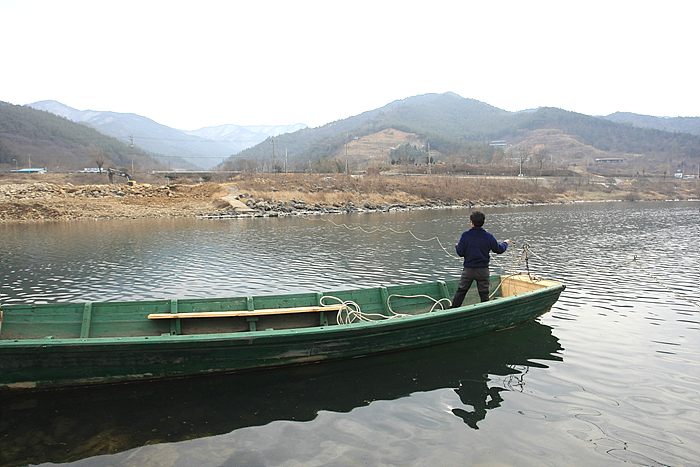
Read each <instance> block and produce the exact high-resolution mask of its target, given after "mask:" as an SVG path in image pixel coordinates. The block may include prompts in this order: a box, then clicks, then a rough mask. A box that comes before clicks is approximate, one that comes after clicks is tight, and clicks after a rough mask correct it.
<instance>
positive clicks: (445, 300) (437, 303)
mask: <svg viewBox="0 0 700 467" xmlns="http://www.w3.org/2000/svg"><path fill="white" fill-rule="evenodd" d="M391 297H400V298H428V299H430V300H432V301H433V306H432V307H431V308H430V310H428V313H432V312H433V311H435V308H437V307H438V306H439V307H440V309H441V310H446V309H447V308H449V307H451V306H452V300H450V299H449V298H441V299H440V300H435V299H434V298H433V297H431V296H430V295H398V294H391V295H389V297H388V298H387V299H386V307H387V308H388V309H389V311H390V312H391V313H393V314H394V315H397V313H396V312H395V311H394V310H392V309H391V304H390V303H389V302H390V301H391ZM444 303H447V308H446V307H445V305H444ZM402 316H408V315H402Z"/></svg>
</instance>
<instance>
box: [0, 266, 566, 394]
mask: <svg viewBox="0 0 700 467" xmlns="http://www.w3.org/2000/svg"><path fill="white" fill-rule="evenodd" d="M458 282H459V281H458V280H451V281H446V282H443V281H438V282H429V283H422V284H409V285H395V286H388V287H375V288H368V289H356V290H338V291H333V292H326V294H325V296H324V294H322V293H320V292H308V293H299V294H285V295H269V296H255V297H245V296H244V297H232V298H220V299H216V298H210V299H185V300H154V301H136V302H95V303H91V302H88V303H54V304H40V305H8V306H3V307H2V309H0V324H1V325H2V328H1V334H0V390H3V389H4V390H16V391H19V390H27V389H36V388H50V387H63V386H75V385H91V384H97V383H110V382H120V381H129V380H142V379H151V378H166V377H180V376H187V375H198V374H199V375H201V374H209V373H222V372H228V371H238V370H249V369H253V368H264V367H273V366H274V367H281V366H284V365H294V364H300V363H310V362H318V361H324V360H338V359H347V358H355V357H362V356H367V355H372V354H376V353H382V352H391V351H397V350H405V349H411V348H417V347H425V346H429V345H435V344H442V343H446V342H450V341H455V340H459V339H464V338H467V337H474V336H478V335H481V334H485V333H487V332H490V331H494V330H497V329H503V328H507V327H510V326H513V325H515V324H519V323H522V322H524V321H527V320H530V319H533V318H535V317H537V316H539V315H541V314H543V313H546V312H548V311H549V310H550V309H551V307H552V305H553V304H554V303H555V302H556V301H557V299H558V298H559V294H560V293H561V292H562V291H563V290H564V285H563V284H561V283H559V282H555V281H548V280H533V279H532V278H531V277H530V276H528V275H514V276H513V275H509V276H502V277H501V276H493V277H492V278H491V285H492V290H493V297H494V298H493V299H492V300H491V301H487V302H484V303H480V302H479V299H478V295H477V293H476V290H472V293H471V294H468V295H467V297H466V299H465V303H464V304H463V306H461V307H458V308H453V309H449V308H448V307H449V304H448V303H449V298H450V297H452V296H453V295H454V293H455V291H456V290H457V285H458ZM472 289H475V288H474V287H472ZM336 301H337V302H336ZM443 308H447V309H443Z"/></svg>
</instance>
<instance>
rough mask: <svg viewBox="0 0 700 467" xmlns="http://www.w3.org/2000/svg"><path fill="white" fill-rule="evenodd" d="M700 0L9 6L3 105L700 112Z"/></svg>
mask: <svg viewBox="0 0 700 467" xmlns="http://www.w3.org/2000/svg"><path fill="white" fill-rule="evenodd" d="M698 18H700V2H698V1H696V0H685V1H673V0H671V1H663V2H661V1H653V2H652V1H646V0H636V1H627V0H620V1H616V0H604V1H597V0H593V1H575V0H568V1H564V0H558V1H533V0H530V1H522V0H519V1H504V0H502V1H486V0H478V1H469V0H461V1H457V0H452V1H447V2H443V1H439V0H432V1H411V0H401V1H382V0H374V1H363V0H353V1H345V2H340V1H329V0H326V1H318V2H315V1H314V2H312V1H304V0H296V1H289V0H285V1H258V0H249V1H245V2H242V1H236V0H233V1H206V0H197V1H194V0H192V1H188V2H180V1H174V0H170V1H148V0H139V1H130V0H120V1H108V0H89V1H81V0H66V1H59V0H54V1H50V0H44V1H41V0H0V63H1V65H0V66H1V68H0V101H5V102H10V103H12V104H28V103H32V102H35V101H39V100H47V99H51V100H56V101H59V102H61V103H63V104H66V105H68V106H70V107H73V108H76V109H79V110H88V109H89V110H111V111H116V112H132V113H136V114H139V115H143V116H145V117H148V118H151V119H153V120H155V121H157V122H159V123H162V124H164V125H168V126H171V127H174V128H179V129H183V130H194V129H199V128H201V127H205V126H214V125H222V124H226V123H232V124H236V125H259V124H263V125H281V124H294V123H305V124H307V125H309V126H320V125H323V124H325V123H328V122H331V121H334V120H340V119H344V118H347V117H350V116H352V115H357V114H359V113H361V112H364V111H366V110H372V109H375V108H378V107H381V106H383V105H386V104H388V103H389V102H391V101H394V100H396V99H403V98H406V97H410V96H415V95H419V94H426V93H443V92H447V91H452V92H455V93H457V94H459V95H460V96H462V97H468V98H472V99H477V100H479V101H482V102H485V103H487V104H491V105H493V106H496V107H499V108H501V109H505V110H510V111H517V110H523V109H528V108H535V107H540V106H552V107H559V108H562V109H566V110H570V111H575V112H581V113H585V114H588V115H607V114H610V113H613V112H616V111H626V112H635V113H640V114H645V115H655V116H670V117H677V116H700V92H699V91H698V86H697V83H698V76H697V70H698V68H699V67H698V50H697V46H698V43H699V39H698V37H699V36H698V30H697V28H698V25H697V21H698Z"/></svg>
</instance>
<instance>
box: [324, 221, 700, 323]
mask: <svg viewBox="0 0 700 467" xmlns="http://www.w3.org/2000/svg"><path fill="white" fill-rule="evenodd" d="M319 220H322V221H324V222H330V223H331V224H333V225H335V226H336V227H345V228H346V229H348V230H360V231H362V232H364V233H367V234H371V233H375V232H386V231H390V232H393V233H396V234H407V233H408V234H410V235H411V236H412V237H413V238H414V239H416V240H418V241H419V242H430V241H433V240H435V241H437V243H438V245H440V248H442V250H443V251H444V252H445V253H447V255H448V256H450V257H451V258H454V259H461V258H460V257H459V256H455V255H453V254H452V253H450V252H449V251H447V249H446V248H445V246H444V245H443V244H442V242H441V241H440V239H439V238H438V237H437V236H435V237H431V238H428V239H422V238H418V237H417V236H416V235H415V234H414V233H413V232H412V231H411V230H403V231H399V230H394V229H392V228H390V227H389V228H375V229H372V230H365V229H364V228H362V226H357V227H349V226H348V225H347V224H337V223H335V222H333V221H332V220H330V219H322V218H321V219H319ZM514 246H515V244H514V242H511V244H510V245H509V248H511V252H512V253H511V255H510V266H511V268H510V275H509V276H507V277H511V276H513V275H517V274H519V273H518V272H517V269H516V267H517V265H519V264H522V263H523V262H525V264H526V266H527V269H528V272H527V274H528V275H530V277H531V278H532V277H534V276H532V275H531V274H530V271H529V264H528V260H529V257H528V253H532V255H533V256H534V257H535V258H537V259H538V260H540V261H542V262H543V263H544V264H546V265H547V266H549V267H551V268H554V269H558V270H560V271H564V272H567V273H570V274H598V273H601V272H609V271H612V270H614V269H618V268H621V267H623V266H626V265H628V264H630V263H635V264H636V265H637V266H638V267H639V268H640V269H641V270H642V271H644V272H645V273H646V274H648V275H649V277H651V278H652V279H653V280H654V281H655V282H657V283H659V284H660V285H661V286H662V287H664V288H665V289H667V290H668V291H670V292H671V293H673V294H675V295H677V296H678V297H680V298H682V299H683V300H686V301H688V302H690V303H692V304H693V305H695V306H698V307H700V303H698V302H695V301H693V300H691V299H689V298H687V297H684V296H683V295H681V294H679V293H677V292H675V291H673V290H672V289H671V288H669V287H668V286H666V285H665V284H663V283H662V282H661V281H660V280H659V279H657V278H656V277H654V275H652V274H651V273H650V272H649V271H647V270H646V269H644V268H643V267H642V265H641V264H639V262H638V261H637V257H636V256H635V257H634V258H633V259H631V260H629V261H625V262H623V263H619V264H616V265H614V266H611V267H609V268H604V269H588V270H585V269H582V270H576V271H573V270H570V269H566V268H562V267H559V266H556V265H554V264H552V263H550V262H548V261H546V260H544V259H543V258H542V257H541V256H540V255H538V254H537V253H535V252H534V251H532V248H530V246H529V245H528V244H524V246H523V251H522V253H521V254H520V257H519V258H518V259H517V260H516V259H515V256H516V253H515V248H514ZM506 258H507V257H506ZM491 259H495V260H499V259H500V258H499V256H498V255H495V256H492V257H491ZM504 269H506V270H508V268H507V267H505V268H504ZM502 283H503V281H501V283H500V284H499V285H498V287H496V290H494V291H493V292H492V293H491V295H490V296H489V297H492V296H493V294H495V293H496V291H498V289H499V288H500V286H501V284H502ZM431 299H432V297H431ZM433 300H434V299H433ZM443 300H445V299H443ZM341 303H342V302H341ZM355 305H357V304H355ZM387 306H388V307H389V310H390V311H391V307H390V306H389V304H388V303H387ZM433 309H434V308H432V309H431V310H430V311H433ZM357 312H358V313H360V314H361V312H359V307H358V311H357ZM380 316H383V315H380ZM383 317H384V318H386V317H385V316H383Z"/></svg>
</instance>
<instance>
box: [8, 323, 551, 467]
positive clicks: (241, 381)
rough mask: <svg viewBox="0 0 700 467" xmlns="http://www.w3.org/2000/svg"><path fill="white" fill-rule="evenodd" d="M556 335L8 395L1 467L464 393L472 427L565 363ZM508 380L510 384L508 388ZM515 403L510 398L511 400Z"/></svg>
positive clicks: (489, 338)
mask: <svg viewBox="0 0 700 467" xmlns="http://www.w3.org/2000/svg"><path fill="white" fill-rule="evenodd" d="M561 350H562V348H561V346H560V344H559V341H558V340H557V338H556V337H554V336H553V335H552V329H551V328H550V327H548V326H544V325H542V324H539V323H537V322H535V321H530V322H527V323H524V324H522V325H521V326H518V327H515V328H511V329H508V330H504V331H501V332H497V333H490V334H486V335H483V336H481V337H477V338H474V339H468V340H462V341H458V342H453V343H449V344H443V345H439V346H433V347H426V348H419V349H414V350H409V351H405V352H400V353H391V354H383V355H378V356H374V357H368V358H363V359H353V360H346V361H340V362H334V363H332V364H331V363H321V364H316V365H305V366H297V367H289V368H283V369H275V370H260V371H254V372H246V373H235V374H227V375H218V376H205V377H198V378H183V379H174V380H161V381H150V382H145V381H144V382H139V383H130V384H117V385H111V386H98V387H91V388H72V389H63V390H56V391H42V392H34V393H24V392H19V393H12V392H11V393H5V394H3V397H2V398H0V413H1V414H2V415H1V416H0V466H2V467H9V466H18V465H26V464H29V463H42V462H55V463H58V462H70V461H75V460H78V459H83V458H88V457H93V456H97V455H104V454H113V453H117V452H122V451H125V450H129V449H132V448H135V447H139V446H145V445H148V444H156V443H163V442H176V441H181V440H186V439H193V438H202V437H208V436H214V435H219V434H223V433H229V432H231V431H234V430H237V429H240V428H244V427H250V426H261V425H265V424H268V423H270V422H273V421H276V420H295V421H310V420H313V419H315V418H316V416H317V414H318V413H319V411H333V412H349V411H351V410H353V409H355V408H357V407H361V406H365V405H367V404H368V403H369V402H371V401H375V400H393V399H398V398H401V397H405V396H408V395H410V394H412V393H415V392H421V391H433V390H437V389H442V388H452V389H454V390H456V392H457V393H458V395H459V397H460V399H461V401H462V402H463V403H464V406H463V407H455V408H454V409H453V413H455V415H457V416H460V417H461V418H463V419H464V420H465V422H466V423H468V424H469V426H471V427H472V428H476V423H477V422H478V421H480V420H482V419H483V418H484V417H486V415H487V413H488V411H490V410H492V409H494V408H496V407H498V405H499V404H498V403H494V402H492V401H493V400H495V399H494V395H498V397H501V398H502V397H504V392H503V391H507V390H512V389H516V390H517V389H518V388H517V387H513V384H512V383H509V382H508V381H511V382H515V383H517V384H519V385H524V384H526V381H525V380H524V378H523V375H524V373H525V372H526V371H527V370H528V369H529V368H532V367H539V368H546V362H547V361H559V360H561V358H562V357H561V355H560V352H561ZM498 382H500V386H499V383H498ZM505 397H507V396H505Z"/></svg>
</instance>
